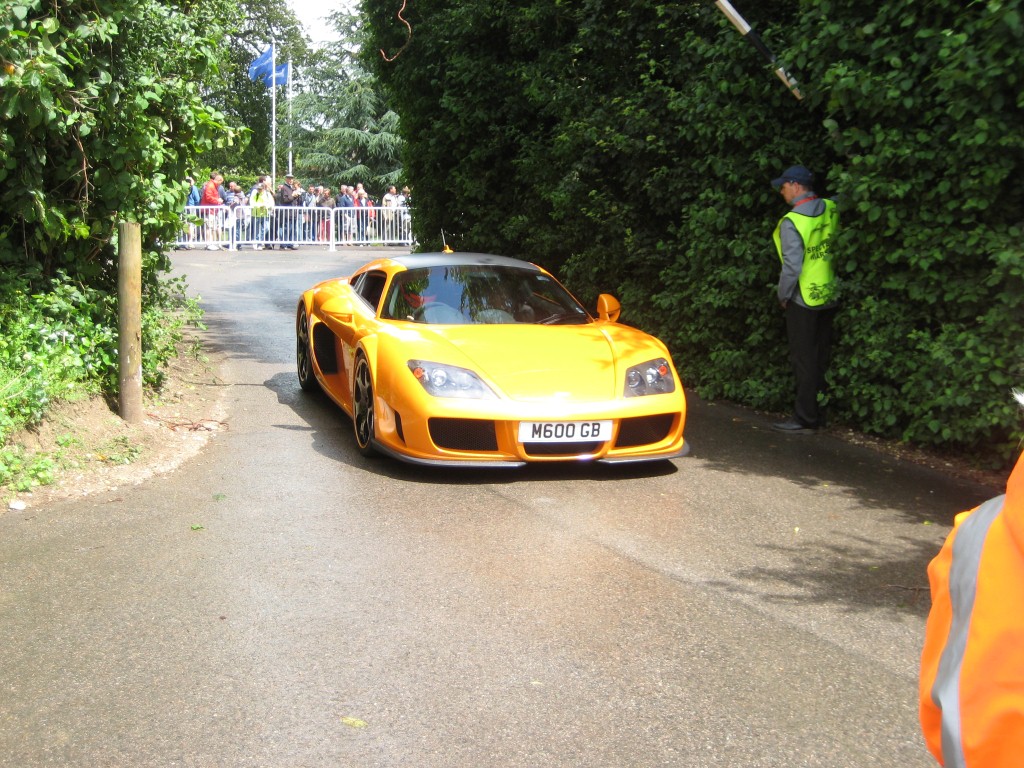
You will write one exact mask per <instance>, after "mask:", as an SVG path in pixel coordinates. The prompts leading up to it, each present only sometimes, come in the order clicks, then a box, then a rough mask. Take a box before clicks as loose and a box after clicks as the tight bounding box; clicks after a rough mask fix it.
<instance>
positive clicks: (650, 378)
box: [624, 357, 676, 397]
mask: <svg viewBox="0 0 1024 768" xmlns="http://www.w3.org/2000/svg"><path fill="white" fill-rule="evenodd" d="M675 389H676V382H675V379H674V378H673V376H672V366H670V365H669V364H668V360H666V359H665V358H663V357H660V358H658V359H657V360H649V361H647V362H646V363H642V364H640V365H634V366H633V367H632V368H630V369H629V370H628V371H626V389H625V393H624V394H625V396H626V397H639V396H641V395H662V394H665V393H667V392H674V391H675Z"/></svg>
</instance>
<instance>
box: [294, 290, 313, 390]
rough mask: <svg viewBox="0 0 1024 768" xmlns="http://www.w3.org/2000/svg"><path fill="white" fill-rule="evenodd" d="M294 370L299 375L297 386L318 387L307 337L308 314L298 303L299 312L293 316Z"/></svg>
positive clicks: (306, 388)
mask: <svg viewBox="0 0 1024 768" xmlns="http://www.w3.org/2000/svg"><path fill="white" fill-rule="evenodd" d="M295 370H296V373H298V376H299V386H300V387H301V388H302V389H303V390H304V391H306V392H312V391H314V390H315V389H317V388H318V387H319V384H318V383H317V380H316V376H315V375H314V374H313V353H312V346H311V345H310V338H309V315H307V314H306V307H305V305H303V304H301V303H300V304H299V312H298V315H296V317H295Z"/></svg>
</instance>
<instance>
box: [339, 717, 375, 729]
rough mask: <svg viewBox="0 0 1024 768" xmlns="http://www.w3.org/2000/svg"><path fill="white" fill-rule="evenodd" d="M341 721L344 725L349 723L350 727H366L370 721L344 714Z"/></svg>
mask: <svg viewBox="0 0 1024 768" xmlns="http://www.w3.org/2000/svg"><path fill="white" fill-rule="evenodd" d="M341 722H342V724H343V725H347V726H348V727H349V728H366V727H367V726H368V725H369V723H367V722H366V721H365V720H360V719H359V718H357V717H345V716H342V718H341Z"/></svg>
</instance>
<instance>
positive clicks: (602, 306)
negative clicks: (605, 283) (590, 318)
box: [597, 293, 622, 323]
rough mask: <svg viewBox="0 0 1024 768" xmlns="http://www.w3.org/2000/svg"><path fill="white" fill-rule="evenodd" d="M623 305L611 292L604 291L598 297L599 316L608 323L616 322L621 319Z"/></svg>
mask: <svg viewBox="0 0 1024 768" xmlns="http://www.w3.org/2000/svg"><path fill="white" fill-rule="evenodd" d="M621 311H622V305H621V304H619V300H618V299H616V298H615V297H614V296H612V295H611V294H610V293H602V294H601V295H600V296H598V297H597V316H598V317H599V318H601V319H602V320H604V321H605V322H606V323H614V322H616V321H617V320H618V319H619V313H620V312H621Z"/></svg>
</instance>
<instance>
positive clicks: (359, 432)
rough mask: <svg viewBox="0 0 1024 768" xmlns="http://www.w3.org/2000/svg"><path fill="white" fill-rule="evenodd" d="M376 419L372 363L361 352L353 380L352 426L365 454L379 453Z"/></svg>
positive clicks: (359, 445)
mask: <svg viewBox="0 0 1024 768" xmlns="http://www.w3.org/2000/svg"><path fill="white" fill-rule="evenodd" d="M376 421H377V420H376V417H375V414H374V406H373V376H372V375H371V374H370V363H369V362H367V360H366V357H365V356H364V355H362V354H360V355H359V356H358V357H357V358H356V373H355V376H354V380H353V382H352V427H353V432H354V433H355V436H356V447H358V448H359V452H360V453H361V454H363V456H376V455H377V451H376V450H375V449H374V447H373V439H374V436H375V434H376V432H375V429H376Z"/></svg>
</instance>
